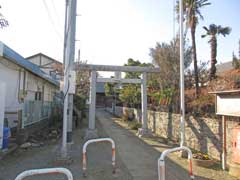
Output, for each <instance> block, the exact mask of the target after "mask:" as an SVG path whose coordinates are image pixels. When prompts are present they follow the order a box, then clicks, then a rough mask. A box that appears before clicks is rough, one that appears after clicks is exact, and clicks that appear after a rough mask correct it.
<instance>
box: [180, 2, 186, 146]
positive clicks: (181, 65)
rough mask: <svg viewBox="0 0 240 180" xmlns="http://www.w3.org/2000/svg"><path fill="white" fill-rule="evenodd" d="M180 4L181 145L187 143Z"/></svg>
mask: <svg viewBox="0 0 240 180" xmlns="http://www.w3.org/2000/svg"><path fill="white" fill-rule="evenodd" d="M179 6H180V16H179V22H180V99H181V123H180V128H181V130H180V131H181V133H180V134H181V142H180V146H183V145H184V143H185V99H184V42H183V41H184V40H183V0H180V1H179Z"/></svg>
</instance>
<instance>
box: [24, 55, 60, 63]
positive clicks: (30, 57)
mask: <svg viewBox="0 0 240 180" xmlns="http://www.w3.org/2000/svg"><path fill="white" fill-rule="evenodd" d="M37 56H43V57H45V58H47V59H50V60H52V61H54V62H56V63H59V64H62V63H61V62H59V61H57V60H56V59H53V58H51V57H49V56H47V55H45V54H43V53H37V54H34V55H32V56H29V57H26V58H25V59H32V58H34V57H37Z"/></svg>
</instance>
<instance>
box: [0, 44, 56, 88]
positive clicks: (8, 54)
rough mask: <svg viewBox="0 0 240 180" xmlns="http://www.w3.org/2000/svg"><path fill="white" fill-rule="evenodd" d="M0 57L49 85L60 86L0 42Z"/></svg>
mask: <svg viewBox="0 0 240 180" xmlns="http://www.w3.org/2000/svg"><path fill="white" fill-rule="evenodd" d="M0 56H2V57H4V58H6V59H8V60H9V61H11V62H13V63H14V64H17V65H19V66H21V67H23V68H24V69H26V70H28V71H30V72H31V73H33V74H35V75H37V76H39V77H41V78H42V79H45V80H47V81H48V82H50V83H51V84H53V85H55V86H60V84H59V82H58V81H56V80H54V79H52V78H51V77H50V76H49V75H48V74H46V73H45V72H43V71H42V70H41V69H40V68H39V67H38V66H37V65H35V64H33V63H31V62H30V61H28V60H26V59H25V58H24V57H22V56H21V55H20V54H18V53H17V52H15V51H14V50H13V49H11V48H9V47H8V46H7V45H5V44H4V43H2V42H1V41H0Z"/></svg>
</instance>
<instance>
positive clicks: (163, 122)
mask: <svg viewBox="0 0 240 180" xmlns="http://www.w3.org/2000/svg"><path fill="white" fill-rule="evenodd" d="M125 109H129V110H130V109H131V108H126V107H124V108H123V107H116V113H115V115H117V116H119V117H121V116H122V115H123V112H124V111H125ZM107 110H109V109H107ZM131 111H133V112H134V115H135V118H136V119H137V120H138V121H140V119H141V111H140V110H137V109H131ZM185 121H186V123H185V136H186V145H187V146H189V147H191V148H193V149H195V150H199V151H201V152H203V153H207V154H209V155H210V156H211V157H213V158H215V159H218V160H221V153H222V133H223V132H222V120H221V116H219V117H218V118H216V119H215V118H207V117H194V116H192V115H186V118H185ZM239 124H240V120H239V118H230V117H229V118H227V154H228V156H227V159H228V162H230V159H231V153H232V129H233V128H234V127H236V126H238V125H239ZM148 127H149V129H151V130H152V132H153V133H155V134H157V135H159V136H162V137H165V138H169V139H171V140H174V141H176V142H179V140H180V114H174V113H167V112H156V111H148Z"/></svg>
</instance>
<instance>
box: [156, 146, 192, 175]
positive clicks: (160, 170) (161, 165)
mask: <svg viewBox="0 0 240 180" xmlns="http://www.w3.org/2000/svg"><path fill="white" fill-rule="evenodd" d="M176 151H187V153H188V160H189V176H190V178H191V179H194V175H193V170H192V151H191V150H190V149H189V148H187V147H185V146H181V147H177V148H173V149H168V150H165V151H163V152H162V154H161V156H160V158H159V159H158V180H165V157H166V156H167V155H168V154H170V153H172V152H176Z"/></svg>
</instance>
